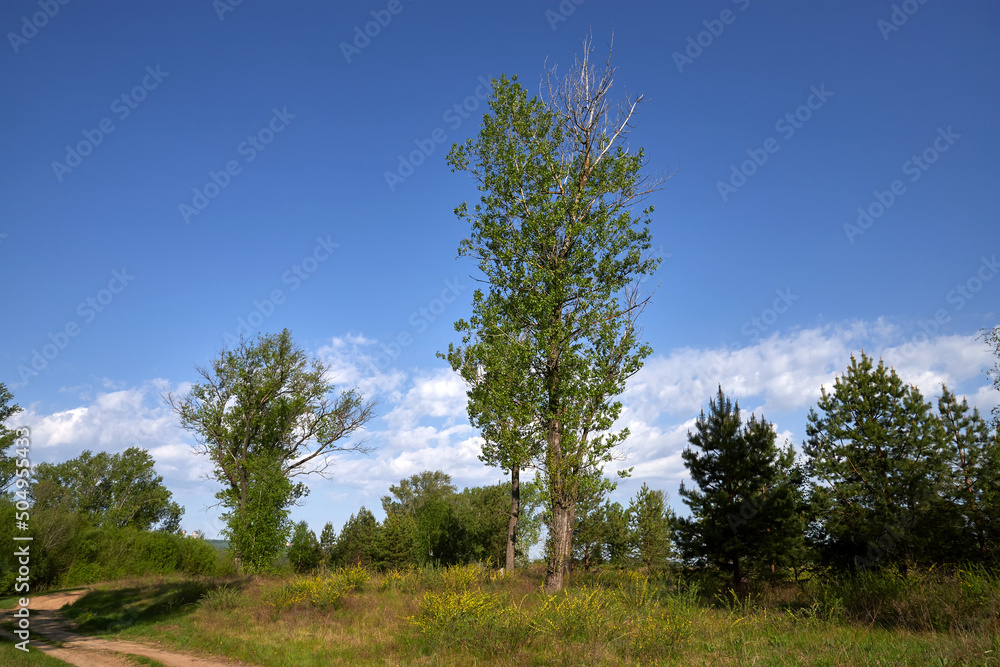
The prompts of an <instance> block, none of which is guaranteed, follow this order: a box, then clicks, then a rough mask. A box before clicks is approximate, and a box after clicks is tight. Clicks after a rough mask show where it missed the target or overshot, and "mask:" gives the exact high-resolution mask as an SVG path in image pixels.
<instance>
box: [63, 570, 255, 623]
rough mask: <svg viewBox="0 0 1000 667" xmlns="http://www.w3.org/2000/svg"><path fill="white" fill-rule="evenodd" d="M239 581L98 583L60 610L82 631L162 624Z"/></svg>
mask: <svg viewBox="0 0 1000 667" xmlns="http://www.w3.org/2000/svg"><path fill="white" fill-rule="evenodd" d="M224 585H228V586H229V587H233V586H240V585H242V583H241V582H236V583H235V584H234V583H232V582H225V581H223V580H217V579H208V578H204V579H203V578H198V579H180V578H177V577H160V578H156V579H153V580H150V581H146V582H141V583H136V582H126V583H119V584H109V585H103V586H97V587H95V588H94V589H93V590H91V591H90V592H88V593H86V594H84V595H83V596H82V597H80V598H79V599H78V600H77V601H76V602H75V603H73V604H72V605H68V606H67V607H66V608H65V609H64V610H63V613H64V615H65V616H66V618H68V619H70V620H71V621H73V622H74V623H75V624H76V625H77V630H78V631H79V632H81V633H85V634H106V633H116V632H120V631H121V630H124V629H125V628H129V627H132V626H135V625H138V626H145V625H152V624H156V623H163V622H167V621H171V620H173V619H176V618H177V617H180V616H184V615H185V614H189V613H191V612H193V611H195V609H196V608H197V605H198V603H199V601H200V600H201V599H202V598H203V597H204V596H205V595H208V594H211V593H212V592H213V591H215V590H217V589H219V588H220V587H222V586H224Z"/></svg>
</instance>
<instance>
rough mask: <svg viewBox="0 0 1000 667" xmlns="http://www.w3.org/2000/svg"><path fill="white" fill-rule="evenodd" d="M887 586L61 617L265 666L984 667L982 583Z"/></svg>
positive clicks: (634, 585)
mask: <svg viewBox="0 0 1000 667" xmlns="http://www.w3.org/2000/svg"><path fill="white" fill-rule="evenodd" d="M893 576H895V575H892V574H891V573H889V574H886V575H885V577H884V578H882V579H878V580H870V581H867V582H866V581H865V580H857V581H854V582H845V581H840V582H836V581H834V582H826V583H823V582H820V581H819V580H816V581H813V582H810V583H809V585H807V586H805V587H804V588H798V587H795V586H791V585H785V586H778V587H775V588H770V589H765V590H762V591H760V592H759V594H758V595H757V596H756V597H753V598H752V599H736V598H735V597H734V596H731V595H729V596H727V595H719V596H716V595H715V594H714V593H712V592H711V591H709V592H701V591H700V590H699V589H698V588H697V587H693V586H689V585H686V584H684V583H681V582H678V581H677V580H676V578H674V579H672V580H671V579H666V578H664V579H657V578H654V579H653V580H649V579H647V578H646V577H644V576H643V575H639V574H637V573H630V572H615V571H610V570H605V571H602V572H595V573H587V574H580V575H576V576H574V580H573V585H572V586H571V587H570V588H569V589H568V591H567V592H566V593H565V594H560V595H558V596H547V595H544V594H542V593H541V592H540V590H539V586H540V584H541V581H542V572H541V571H540V570H539V569H537V568H530V569H528V570H527V571H519V572H518V573H516V574H515V575H513V576H506V577H496V576H491V575H490V573H489V571H487V570H485V569H476V568H464V569H453V570H443V571H442V570H425V571H417V570H411V571H408V572H404V573H394V574H373V575H372V576H371V577H370V578H364V577H360V576H359V575H358V574H357V573H354V574H351V573H333V574H331V575H324V576H320V577H295V578H292V579H288V578H277V577H275V578H271V579H259V580H255V581H252V582H248V581H240V580H231V581H229V582H223V581H220V580H203V581H199V580H187V581H178V580H152V581H148V582H133V583H132V584H130V585H120V586H109V587H107V588H103V589H102V590H100V591H95V592H94V593H92V594H88V595H87V596H84V597H83V598H81V599H80V600H79V601H78V602H77V603H76V604H74V605H72V606H71V607H70V608H69V609H68V610H67V613H68V615H70V616H71V617H73V618H77V619H83V622H84V624H85V627H86V628H87V629H88V631H90V632H95V633H100V634H111V635H114V636H118V637H122V638H134V639H150V640H155V641H158V642H161V643H162V644H164V645H165V646H173V647H175V648H177V649H180V650H187V651H195V652H201V653H209V654H216V655H220V656H225V657H228V658H232V659H238V660H242V661H244V662H247V663H249V664H259V665H275V666H277V665H283V666H284V665H326V664H362V665H363V664H389V665H410V664H421V665H465V664H477V665H619V664H622V665H650V664H664V665H700V664H706V665H708V664H711V665H744V664H753V665H776V666H777V665H929V664H930V665H1000V581H998V580H997V578H996V577H991V576H989V575H986V574H985V573H965V574H962V573H958V574H938V573H924V574H922V575H918V576H916V575H911V576H910V577H908V578H906V579H905V580H903V581H897V580H895V579H893V578H892V577H893ZM824 586H826V588H824ZM852 586H853V588H852ZM330 591H336V592H337V595H336V596H334V597H335V599H334V598H331V597H330ZM873 591H880V593H879V595H880V596H881V598H880V599H878V600H875V599H874V598H873V593H872V592H873ZM123 610H124V611H123ZM128 610H131V611H128ZM123 614H124V616H123ZM949 614H951V615H953V616H952V618H951V621H950V622H948V619H949ZM958 614H960V615H961V616H958Z"/></svg>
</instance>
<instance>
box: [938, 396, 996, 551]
mask: <svg viewBox="0 0 1000 667" xmlns="http://www.w3.org/2000/svg"><path fill="white" fill-rule="evenodd" d="M938 416H939V417H938V418H939V419H940V421H941V427H942V428H941V435H942V436H943V437H942V441H941V449H942V452H943V454H944V457H945V461H946V463H947V469H946V471H945V472H946V478H945V480H944V484H943V497H945V498H947V499H948V500H949V501H950V509H951V513H950V514H951V516H950V517H949V519H950V520H949V521H948V522H947V523H944V522H938V523H937V527H938V530H940V531H943V532H947V533H948V535H949V537H948V539H941V540H939V541H938V544H941V545H942V547H943V549H942V550H941V551H942V552H943V553H939V554H937V559H936V560H938V561H944V560H946V559H950V560H952V561H953V562H954V561H956V560H958V557H962V556H964V557H966V558H969V559H973V560H979V561H981V562H984V563H991V562H996V560H997V557H998V556H1000V502H998V501H1000V437H998V433H997V432H996V431H995V430H992V429H991V428H990V425H989V424H987V423H986V421H985V420H983V418H982V417H980V416H979V411H978V410H977V409H975V408H971V409H970V408H969V403H968V401H967V400H966V399H965V398H963V399H962V402H961V403H959V402H958V399H957V398H956V396H955V395H954V394H953V393H951V392H950V391H948V388H947V387H946V386H942V395H941V398H940V399H938ZM942 536H943V535H942Z"/></svg>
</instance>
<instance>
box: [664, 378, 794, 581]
mask: <svg viewBox="0 0 1000 667" xmlns="http://www.w3.org/2000/svg"><path fill="white" fill-rule="evenodd" d="M709 406H710V407H709V414H708V415H707V416H706V415H705V413H704V411H703V412H702V413H701V416H699V417H698V421H697V423H696V424H695V433H691V434H688V439H689V441H690V443H691V445H693V446H694V447H696V448H697V449H692V448H690V447H689V448H688V449H686V450H685V451H684V453H683V458H684V464H685V465H686V466H687V469H688V472H689V473H690V475H691V480H692V481H693V482H694V484H695V485H696V486H697V488H696V489H687V488H685V485H684V483H683V482H681V489H680V495H681V496H682V497H683V498H684V502H685V503H686V504H687V505H688V507H690V508H691V517H690V518H688V519H680V520H679V521H678V538H679V539H678V541H679V544H680V548H681V552H682V553H683V555H684V557H685V559H687V560H688V561H689V562H691V563H692V564H694V565H697V566H702V567H705V566H709V567H715V568H719V569H722V570H725V571H727V572H729V574H730V577H731V581H732V587H733V588H735V589H737V590H742V589H743V588H744V587H745V581H744V577H745V576H747V575H748V574H749V572H748V570H751V569H753V568H754V567H756V568H757V570H758V572H757V573H755V574H759V573H760V572H761V571H762V568H767V569H769V570H770V571H771V572H774V571H775V569H776V568H780V569H781V570H784V569H785V568H786V567H787V566H788V565H790V564H792V559H793V558H795V557H801V555H802V554H801V544H802V541H803V531H804V522H803V521H802V520H801V517H800V515H799V513H798V511H797V510H798V509H799V508H798V507H797V503H796V496H797V494H798V487H799V485H800V484H801V480H800V479H799V478H798V477H797V476H796V474H795V470H794V465H793V463H794V453H793V451H792V448H791V446H789V447H787V448H786V449H784V450H781V449H779V448H778V447H777V446H776V445H775V437H776V436H775V431H774V426H773V425H772V424H770V423H768V422H766V421H764V420H763V419H761V420H759V421H758V420H757V418H756V416H755V415H751V416H750V419H749V420H747V421H746V422H743V421H741V417H740V408H739V404H738V403H737V404H735V405H734V404H733V403H732V402H731V401H730V399H729V398H727V397H726V395H725V394H724V393H723V391H722V388H721V387H720V388H719V393H718V396H717V397H716V399H715V400H712V401H710V402H709Z"/></svg>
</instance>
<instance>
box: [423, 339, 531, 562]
mask: <svg viewBox="0 0 1000 667" xmlns="http://www.w3.org/2000/svg"><path fill="white" fill-rule="evenodd" d="M497 325H498V323H497V322H487V323H486V326H487V327H488V328H489V330H488V331H484V332H483V333H482V335H481V337H480V340H479V341H478V342H477V343H475V344H467V345H465V346H464V347H461V348H457V349H456V348H454V347H452V348H451V349H450V350H449V353H448V355H447V356H446V355H442V354H439V355H438V356H440V357H443V358H446V359H448V361H449V362H450V363H451V364H452V367H453V369H455V370H456V371H458V372H459V373H460V374H461V375H462V377H463V379H464V380H465V381H466V383H467V384H468V385H469V391H468V402H467V403H466V405H467V411H468V414H469V422H470V423H471V424H472V425H473V426H474V427H476V428H478V429H479V430H480V432H481V433H482V436H483V444H482V448H481V452H480V454H479V459H480V460H481V461H483V462H484V463H485V464H486V465H488V466H496V467H499V468H501V469H502V470H503V471H504V472H505V473H507V472H509V474H510V510H509V512H508V519H507V537H506V547H505V553H504V566H505V568H506V569H508V570H511V569H513V568H514V567H515V566H516V561H517V553H518V551H519V545H518V543H517V542H518V524H519V523H520V520H521V470H522V469H523V468H525V467H527V466H529V465H530V464H531V461H532V460H533V459H534V458H536V457H537V456H538V455H539V454H540V453H541V451H542V448H541V443H542V440H543V434H542V433H541V432H540V429H539V427H538V424H537V422H536V421H534V420H533V415H532V414H531V409H530V407H529V405H528V404H527V403H526V401H525V399H526V398H527V397H526V396H525V392H524V385H523V383H522V382H521V381H520V377H519V375H518V371H517V369H518V368H525V367H526V365H527V363H528V361H529V360H528V358H527V356H526V355H527V354H530V350H529V349H528V347H527V346H526V345H525V342H526V339H525V337H524V336H523V335H520V334H518V333H517V332H516V331H512V332H502V331H500V329H499V326H497Z"/></svg>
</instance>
